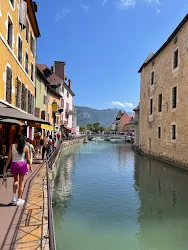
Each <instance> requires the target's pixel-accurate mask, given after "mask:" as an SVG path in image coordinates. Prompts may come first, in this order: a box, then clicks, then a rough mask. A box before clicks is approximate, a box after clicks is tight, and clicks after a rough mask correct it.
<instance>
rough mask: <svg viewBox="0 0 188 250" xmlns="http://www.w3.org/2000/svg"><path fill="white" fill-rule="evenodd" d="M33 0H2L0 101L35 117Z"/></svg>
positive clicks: (34, 23) (38, 34) (0, 18)
mask: <svg viewBox="0 0 188 250" xmlns="http://www.w3.org/2000/svg"><path fill="white" fill-rule="evenodd" d="M36 11H37V5H36V3H33V1H32V0H26V1H24V0H1V1H0V60H1V63H0V102H1V103H3V104H6V105H7V106H12V105H13V106H14V107H15V106H16V107H17V108H18V109H21V110H23V111H25V112H27V113H30V114H34V106H35V63H36V39H37V37H39V36H40V32H39V28H38V24H37V20H36V15H35V12H36Z"/></svg>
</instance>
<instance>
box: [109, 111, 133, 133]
mask: <svg viewBox="0 0 188 250" xmlns="http://www.w3.org/2000/svg"><path fill="white" fill-rule="evenodd" d="M129 122H130V117H129V116H128V114H127V113H126V112H125V111H124V112H122V111H121V110H120V111H119V112H118V114H117V116H116V120H115V122H114V123H113V125H112V130H114V131H116V132H123V131H124V128H125V125H126V124H128V123H129Z"/></svg>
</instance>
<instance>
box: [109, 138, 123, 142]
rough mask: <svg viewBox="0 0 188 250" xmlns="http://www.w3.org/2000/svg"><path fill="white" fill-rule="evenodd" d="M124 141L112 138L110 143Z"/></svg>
mask: <svg viewBox="0 0 188 250" xmlns="http://www.w3.org/2000/svg"><path fill="white" fill-rule="evenodd" d="M123 141H124V139H122V138H111V139H110V142H123Z"/></svg>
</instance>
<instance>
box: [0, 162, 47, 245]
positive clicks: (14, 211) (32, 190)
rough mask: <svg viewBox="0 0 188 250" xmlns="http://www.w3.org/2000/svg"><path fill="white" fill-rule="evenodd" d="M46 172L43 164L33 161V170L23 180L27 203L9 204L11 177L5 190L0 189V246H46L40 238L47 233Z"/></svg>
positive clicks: (24, 196)
mask: <svg viewBox="0 0 188 250" xmlns="http://www.w3.org/2000/svg"><path fill="white" fill-rule="evenodd" d="M45 176H46V168H45V165H42V164H33V172H32V173H31V174H29V175H27V176H26V181H25V189H24V194H23V199H25V200H26V203H25V205H24V206H21V207H17V206H9V205H8V204H9V203H10V202H11V199H12V183H13V179H12V177H9V178H8V187H7V190H5V191H4V190H3V189H1V190H0V250H10V249H31V250H32V249H41V246H42V245H43V249H45V247H44V246H45V243H43V241H42V239H43V238H45V237H43V234H47V231H46V232H45V227H43V225H45V224H46V225H47V211H45V209H44V207H45V203H46V199H47V195H46V198H45V197H44V196H45V194H46V185H44V184H46V180H45ZM46 227H47V226H46ZM45 241H46V242H47V241H48V239H47V240H45ZM47 245H48V244H47Z"/></svg>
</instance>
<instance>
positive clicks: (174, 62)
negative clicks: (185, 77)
mask: <svg viewBox="0 0 188 250" xmlns="http://www.w3.org/2000/svg"><path fill="white" fill-rule="evenodd" d="M178 55H179V51H178V49H177V50H175V51H174V59H173V69H176V68H177V67H178V64H179V60H178V59H179V58H178Z"/></svg>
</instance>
